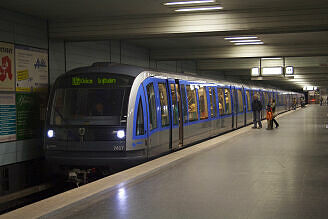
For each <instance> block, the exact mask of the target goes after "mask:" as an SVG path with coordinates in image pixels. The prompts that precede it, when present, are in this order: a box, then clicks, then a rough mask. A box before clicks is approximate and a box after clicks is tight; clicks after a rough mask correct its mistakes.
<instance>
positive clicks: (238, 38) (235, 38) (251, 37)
mask: <svg viewBox="0 0 328 219" xmlns="http://www.w3.org/2000/svg"><path fill="white" fill-rule="evenodd" d="M224 39H225V40H247V39H257V37H256V36H244V37H225V38H224Z"/></svg>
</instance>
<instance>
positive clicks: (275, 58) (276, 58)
mask: <svg viewBox="0 0 328 219" xmlns="http://www.w3.org/2000/svg"><path fill="white" fill-rule="evenodd" d="M261 59H262V60H279V59H282V58H281V57H269V58H261Z"/></svg>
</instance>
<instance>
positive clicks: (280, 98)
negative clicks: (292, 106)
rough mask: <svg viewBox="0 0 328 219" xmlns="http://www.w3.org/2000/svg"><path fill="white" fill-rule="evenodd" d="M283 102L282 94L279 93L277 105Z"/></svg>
mask: <svg viewBox="0 0 328 219" xmlns="http://www.w3.org/2000/svg"><path fill="white" fill-rule="evenodd" d="M283 102H284V101H283V96H282V95H281V94H280V95H279V106H280V105H282V103H283Z"/></svg>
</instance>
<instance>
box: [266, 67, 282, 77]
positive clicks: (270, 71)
mask: <svg viewBox="0 0 328 219" xmlns="http://www.w3.org/2000/svg"><path fill="white" fill-rule="evenodd" d="M281 74H282V67H267V68H262V75H263V76H267V75H281Z"/></svg>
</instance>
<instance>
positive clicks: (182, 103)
mask: <svg viewBox="0 0 328 219" xmlns="http://www.w3.org/2000/svg"><path fill="white" fill-rule="evenodd" d="M181 82H182V81H181V80H178V79H176V80H175V83H176V87H175V88H176V91H177V100H178V109H179V147H183V139H184V128H183V125H184V123H187V122H188V108H187V96H186V86H185V84H181Z"/></svg>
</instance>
